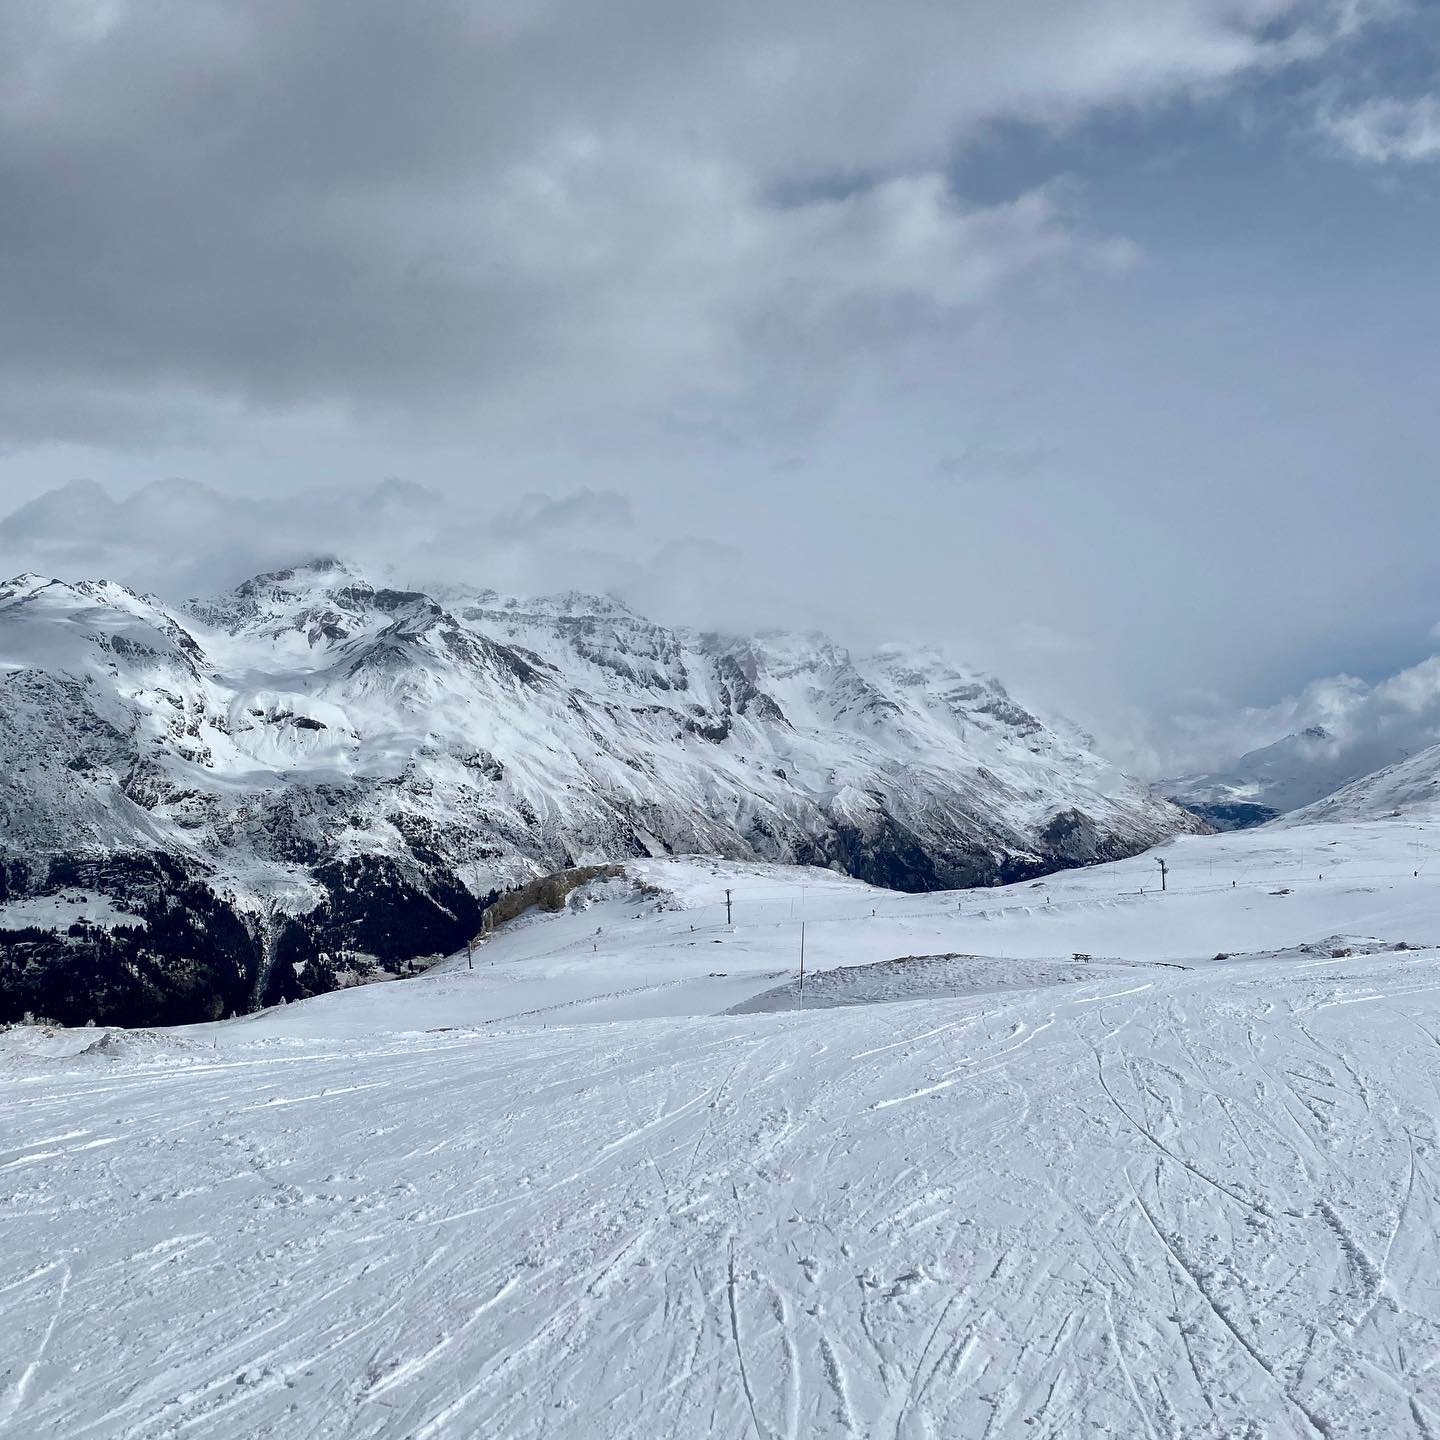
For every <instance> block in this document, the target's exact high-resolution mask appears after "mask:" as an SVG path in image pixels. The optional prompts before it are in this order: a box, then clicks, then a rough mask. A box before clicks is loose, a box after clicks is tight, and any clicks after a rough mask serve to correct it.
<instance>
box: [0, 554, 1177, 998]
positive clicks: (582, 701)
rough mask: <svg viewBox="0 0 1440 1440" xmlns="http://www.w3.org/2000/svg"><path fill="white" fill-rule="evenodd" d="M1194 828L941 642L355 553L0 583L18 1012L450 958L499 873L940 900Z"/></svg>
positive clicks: (6, 926)
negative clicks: (722, 879) (169, 588)
mask: <svg viewBox="0 0 1440 1440" xmlns="http://www.w3.org/2000/svg"><path fill="white" fill-rule="evenodd" d="M1196 824H1197V822H1195V821H1194V820H1193V819H1192V818H1191V817H1189V816H1187V815H1185V814H1184V813H1183V812H1182V811H1180V810H1178V809H1177V808H1176V807H1174V806H1172V805H1170V804H1168V803H1167V802H1165V801H1163V800H1160V799H1158V798H1156V797H1154V796H1153V795H1152V794H1151V793H1150V792H1149V791H1148V790H1146V789H1145V788H1144V787H1142V786H1139V785H1137V784H1136V783H1134V782H1132V781H1131V780H1129V779H1128V778H1127V777H1125V776H1124V775H1122V774H1120V773H1118V772H1117V771H1116V770H1114V769H1113V767H1111V766H1109V765H1108V764H1106V763H1105V762H1104V761H1102V760H1101V759H1099V758H1098V757H1097V756H1096V755H1094V754H1093V753H1092V752H1091V751H1090V749H1089V748H1088V746H1087V743H1086V742H1085V739H1084V737H1083V736H1081V735H1079V734H1078V733H1076V732H1073V731H1071V730H1069V729H1068V728H1067V727H1065V726H1063V725H1055V724H1048V725H1047V724H1046V723H1044V722H1042V721H1041V720H1040V719H1039V718H1038V717H1037V716H1035V715H1033V714H1031V713H1030V712H1029V711H1027V710H1026V709H1025V708H1024V707H1022V706H1021V705H1019V704H1017V703H1016V702H1015V701H1014V700H1013V699H1012V698H1011V697H1010V696H1009V695H1008V694H1007V693H1006V692H1005V690H1004V689H1003V688H1002V687H1001V686H1000V685H999V684H998V683H997V682H996V681H994V680H992V679H990V678H988V677H986V676H983V675H979V674H976V673H974V672H971V671H967V670H964V669H961V668H958V667H956V666H954V665H953V664H951V663H949V662H948V661H946V660H945V659H944V658H943V657H942V656H940V655H938V654H936V653H934V652H932V651H927V650H920V649H911V648H905V647H890V648H887V649H884V650H881V651H879V652H877V653H876V654H873V655H869V656H864V657H857V656H852V655H851V654H849V653H848V652H847V651H845V650H844V649H842V648H840V647H838V646H836V645H834V644H833V643H832V642H830V641H829V640H827V639H825V638H824V637H823V636H819V635H795V634H765V635H758V636H750V637H734V636H721V635H705V634H696V633H689V632H682V631H675V630H669V629H666V628H665V627H663V626H659V625H655V624H653V623H651V622H649V621H647V620H645V619H644V618H642V617H641V616H638V615H636V614H634V613H633V612H631V611H630V610H628V609H626V608H625V607H624V606H623V605H621V604H619V603H618V602H615V601H613V600H608V599H604V598H598V597H594V596H586V595H578V594H570V595H562V596H553V597H548V598H545V599H542V600H536V601H526V600H520V599H516V598H511V597H502V596H499V595H496V594H494V593H493V592H479V593H459V592H457V593H445V594H440V595H428V594H423V593H420V592H418V591H409V590H399V589H390V588H385V587H383V586H376V585H373V584H371V583H369V582H368V581H367V580H365V579H364V578H363V577H362V576H360V575H358V574H356V573H354V572H353V571H352V570H350V569H349V568H347V567H346V566H344V565H342V564H340V563H338V562H335V561H320V562H316V563H313V564H310V565H307V566H304V567H300V568H297V569H295V570H286V571H281V572H277V573H274V574H268V575H261V576H257V577H255V578H254V579H253V580H250V581H247V582H246V583H245V584H244V585H242V586H240V587H239V588H238V589H237V590H235V591H234V592H232V593H230V594H227V595H224V596H221V597H219V598H216V599H213V600H209V601H205V602H192V603H191V604H190V605H188V606H184V607H175V608H171V607H167V606H164V605H162V604H160V603H158V602H156V601H155V600H153V599H150V598H147V597H141V596H137V595H135V594H133V593H132V592H130V591H128V590H126V589H124V588H123V587H121V586H118V585H114V584H112V583H109V582H104V581H99V582H92V583H84V584H78V585H66V584H61V583H58V582H51V581H47V580H45V579H44V578H42V577H37V576H21V577H19V578H17V579H16V580H13V581H10V582H7V583H4V584H0V1018H3V1017H6V1016H13V1015H15V1014H18V1013H20V1012H22V1011H24V1010H33V1011H35V1012H36V1013H41V1014H47V1015H51V1016H53V1017H54V1018H58V1019H64V1020H70V1021H75V1020H80V1021H83V1020H85V1019H89V1018H95V1019H97V1020H106V1021H112V1022H119V1023H125V1022H126V1021H130V1022H135V1021H142V1020H156V1019H182V1018H183V1019H189V1018H199V1017H201V1016H204V1015H212V1014H219V1013H228V1012H229V1011H230V1010H234V1009H244V1008H246V1007H247V1006H251V1005H255V1004H262V1003H272V1002H275V1001H278V1000H279V999H282V998H291V997H293V996H297V995H302V994H307V993H314V992H316V991H319V990H324V989H328V988H332V987H333V986H334V985H336V984H340V983H345V982H346V980H347V979H348V978H349V977H351V976H354V975H356V974H360V973H363V972H364V971H366V970H367V969H368V968H371V967H373V966H375V965H380V966H384V967H388V968H391V969H398V968H401V967H403V966H405V965H406V964H407V963H408V962H410V961H411V960H412V959H413V958H414V957H417V956H423V955H427V954H431V953H435V952H439V951H444V950H449V949H451V948H453V947H455V946H457V945H459V944H461V943H463V941H464V940H465V938H466V937H467V936H468V935H470V934H472V933H473V932H474V930H475V929H476V928H477V925H478V919H479V914H480V912H481V909H482V907H483V904H484V902H485V899H486V897H487V896H489V895H490V894H491V893H492V892H494V891H496V890H503V889H504V888H505V887H507V886H510V885H515V884H520V883H524V882H526V881H528V880H531V879H533V878H534V877H536V876H537V875H541V874H545V873H548V872H550V871H554V870H558V869H561V868H564V867H568V866H573V865H580V864H588V863H596V862H602V861H608V860H615V859H623V858H625V857H627V856H636V855H649V854H664V853H682V852H702V853H710V854H719V855H726V856H731V857H736V858H759V859H766V860H779V861H791V862H796V863H804V864H819V865H831V866H834V867H836V868H838V869H842V870H844V871H846V872H848V873H850V874H853V875H856V876H859V877H861V878H863V879H866V880H869V881H872V882H875V883H879V884H885V885H891V886H896V887H899V888H902V889H913V890H923V889H936V888H945V887H951V886H961V885H977V884H990V883H995V882H997V881H1004V880H1009V879H1015V878H1021V877H1024V876H1027V875H1031V874H1036V873H1039V872H1042V871H1045V870H1049V869H1055V868H1059V867H1063V866H1068V865H1077V864H1088V863H1092V862H1094V861H1097V860H1105V859H1111V858H1115V857H1116V856H1119V855H1124V854H1128V853H1132V852H1134V851H1135V850H1138V849H1141V848H1143V847H1145V846H1148V845H1150V844H1153V843H1154V842H1156V841H1157V840H1159V839H1162V838H1164V837H1165V836H1167V835H1169V834H1173V833H1175V832H1176V831H1178V830H1183V829H1187V828H1195V826H1196Z"/></svg>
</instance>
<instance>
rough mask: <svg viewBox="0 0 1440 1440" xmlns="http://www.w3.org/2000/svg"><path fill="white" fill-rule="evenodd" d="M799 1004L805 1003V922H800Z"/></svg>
mask: <svg viewBox="0 0 1440 1440" xmlns="http://www.w3.org/2000/svg"><path fill="white" fill-rule="evenodd" d="M800 1003H801V1004H802V1005H803V1004H804V1003H805V922H804V921H803V920H802V921H801V922H800Z"/></svg>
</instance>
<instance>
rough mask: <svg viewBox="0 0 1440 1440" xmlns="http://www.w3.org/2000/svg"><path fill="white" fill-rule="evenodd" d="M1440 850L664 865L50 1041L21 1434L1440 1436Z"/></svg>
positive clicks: (19, 1342)
mask: <svg viewBox="0 0 1440 1440" xmlns="http://www.w3.org/2000/svg"><path fill="white" fill-rule="evenodd" d="M1437 848H1440V831H1436V830H1435V829H1433V828H1427V827H1425V826H1423V825H1421V824H1415V823H1404V822H1398V821H1397V822H1376V823H1370V824H1329V825H1327V824H1315V825H1309V826H1303V827H1299V826H1297V827H1293V828H1288V829H1266V830H1261V831H1246V832H1239V833H1235V834H1230V835H1225V836H1218V837H1205V838H1200V837H1186V838H1182V839H1179V840H1177V841H1175V842H1172V843H1171V844H1170V845H1168V846H1166V847H1165V848H1164V850H1163V851H1162V852H1160V853H1162V854H1163V855H1164V857H1165V858H1166V859H1167V861H1168V862H1169V863H1170V866H1171V872H1170V879H1169V888H1168V890H1167V891H1166V893H1164V894H1160V893H1157V890H1156V885H1157V883H1158V879H1159V870H1158V866H1157V865H1156V864H1155V857H1154V856H1153V855H1150V856H1142V857H1137V858H1136V859H1134V860H1131V861H1126V862H1121V863H1119V864H1116V865H1110V866H1105V867H1099V868H1096V869H1093V870H1089V871H1083V872H1071V873H1068V874H1065V875H1062V876H1058V877H1055V878H1053V879H1051V880H1048V881H1046V882H1044V883H1043V884H1039V885H1025V886H1015V887H1011V888H1009V889H1007V890H1002V891H970V892H960V893H955V894H949V895H932V896H913V895H897V894H891V893H889V892H885V891H877V890H874V889H871V888H870V887H866V886H863V885H859V884H857V883H856V882H853V881H847V880H843V879H839V878H837V877H835V876H833V875H829V874H827V873H826V872H816V871H793V870H786V869H784V868H782V867H776V866H764V865H740V864H732V863H721V862H709V861H694V860H692V861H682V862H673V863H667V862H646V863H643V864H640V865H637V866H634V867H632V873H633V874H634V875H635V876H636V878H638V879H639V880H641V881H642V882H643V883H644V886H645V888H644V889H642V890H637V889H635V888H633V887H627V886H626V885H624V884H616V883H615V882H609V883H607V884H606V885H604V886H603V887H597V888H596V889H595V890H593V891H592V892H590V893H582V894H581V895H579V896H578V897H577V898H576V899H575V902H574V908H573V909H571V910H567V911H566V912H565V913H563V914H560V915H557V916H551V917H545V916H531V917H528V918H527V919H525V920H523V921H521V922H519V923H517V924H515V925H513V926H510V927H506V928H505V929H504V930H502V931H501V932H500V933H499V934H498V935H496V936H495V937H494V939H492V940H491V941H490V942H489V943H488V944H487V945H486V946H484V947H482V949H481V950H480V951H478V952H477V953H476V955H475V957H474V967H475V968H474V969H473V970H472V969H470V968H469V965H468V963H467V959H466V957H465V956H464V955H460V956H455V957H451V958H450V959H449V960H447V961H445V962H443V963H442V964H441V965H439V966H437V967H435V968H434V969H433V970H432V971H430V972H429V973H428V974H426V975H424V976H422V977H420V978H417V979H415V980H408V981H402V982H394V983H390V984H385V985H374V986H367V987H363V988H361V989H358V990H352V991H346V992H342V993H339V994H335V995H328V996H324V997H320V998H319V999H317V1000H314V1001H308V1002H305V1003H302V1004H296V1005H291V1006H288V1007H282V1008H281V1009H279V1010H277V1011H272V1012H269V1013H267V1014H265V1015H262V1016H258V1017H251V1018H249V1019H247V1020H244V1021H238V1022H234V1023H230V1024H225V1025H219V1026H210V1027H192V1028H191V1029H189V1030H187V1031H184V1032H150V1033H146V1034H140V1033H128V1034H127V1033H125V1032H118V1031H117V1032H107V1031H103V1030H102V1031H93V1030H92V1031H70V1032H60V1033H57V1034H53V1035H50V1034H46V1033H45V1032H41V1031H36V1030H33V1029H31V1030H15V1031H11V1032H9V1033H8V1034H7V1035H3V1036H0V1077H3V1079H0V1083H3V1084H4V1087H5V1089H4V1093H5V1095H6V1103H5V1105H4V1106H3V1109H0V1215H3V1217H4V1233H5V1236H6V1240H7V1244H6V1245H5V1247H4V1248H3V1250H0V1434H5V1435H7V1436H8V1435H16V1436H25V1437H31V1436H65V1437H67V1440H68V1437H130V1440H140V1437H145V1440H150V1437H162V1436H163V1437H171V1436H193V1435H203V1436H205V1437H207V1440H209V1437H255V1436H286V1437H289V1436H305V1437H312V1436H313V1437H341V1436H344V1437H377V1440H378V1437H416V1440H437V1437H471V1436H487V1437H492V1436H504V1437H539V1436H542V1435H543V1436H553V1437H577V1440H579V1437H586V1440H591V1437H634V1440H642V1437H643V1440H651V1437H656V1436H675V1437H682V1440H683V1437H700V1436H737V1437H739V1436H754V1437H757V1440H778V1437H785V1440H791V1437H802V1436H807V1437H808V1436H884V1437H886V1440H890V1437H899V1440H907V1437H922V1436H927V1437H928V1436H937V1437H938V1436H944V1437H947V1440H948V1437H981V1436H987V1435H988V1436H992V1437H995V1436H1001V1437H1003V1436H1012V1435H1025V1436H1036V1437H1041V1436H1052V1437H1054V1436H1063V1437H1069V1436H1074V1435H1090V1434H1105V1435H1112V1436H1127V1437H1128V1436H1152V1437H1159V1436H1174V1435H1183V1436H1216V1437H1218V1436H1246V1437H1250V1436H1254V1437H1260V1436H1265V1437H1287V1436H1305V1437H1342V1436H1343V1437H1356V1436H1374V1437H1394V1436H1405V1435H1416V1436H1429V1435H1436V1434H1440V1254H1437V1246H1440V1231H1437V1222H1440V1210H1437V1198H1436V1197H1437V1194H1440V1149H1437V1144H1440V1141H1437V1134H1436V1119H1437V1113H1440V949H1437V948H1435V947H1437V946H1440V866H1437V865H1436V864H1435V863H1434V862H1433V861H1432V855H1433V854H1434V853H1435V851H1436V849H1437ZM1416 869H1418V870H1419V871H1420V875H1419V876H1418V877H1417V876H1416V875H1415V874H1414V873H1413V872H1414V871H1415V870H1416ZM1322 875H1323V877H1324V878H1323V879H1322V878H1320V877H1321V876H1322ZM1142 886H1143V887H1144V892H1145V893H1144V894H1141V893H1140V892H1141V888H1142ZM727 887H728V888H729V889H730V890H731V891H732V901H733V909H734V915H733V921H732V923H731V924H729V925H727V924H726V922H725V916H724V905H723V902H724V894H723V892H724V890H725V889H726V888H727ZM872 910H873V911H874V912H875V913H874V914H873V915H872V914H871V913H870V912H871V911H872ZM802 919H803V921H804V924H805V936H806V960H807V972H808V975H807V990H809V992H810V994H809V999H807V1001H806V1002H804V1004H803V1005H802V1002H801V1000H800V996H799V993H798V986H797V987H796V990H795V997H794V1004H793V1006H784V1005H782V1006H781V1008H778V1009H776V1008H774V1005H775V1003H776V997H775V992H777V991H780V992H781V993H782V996H783V994H784V992H785V990H786V987H788V986H789V985H790V984H791V983H792V981H793V980H794V979H795V971H796V967H797V961H798V942H799V930H800V923H801V920H802ZM692 925H693V926H695V929H694V931H692V930H691V929H690V927H691V926H692ZM597 928H598V930H599V934H596V931H597ZM1401 942H1405V943H1409V944H1412V945H1415V946H1418V947H1421V948H1416V949H1400V948H1396V947H1397V946H1398V945H1399V944H1400V943H1401ZM1346 951H1349V952H1351V953H1349V954H1346V953H1344V952H1346ZM1077 953H1080V954H1085V955H1089V956H1091V957H1092V958H1091V959H1089V960H1081V959H1077V958H1076V955H1077ZM912 956H913V957H919V958H917V959H916V960H914V961H913V962H902V961H901V957H912ZM937 957H938V958H937ZM1005 986H1011V987H1012V988H1004V987H1005ZM966 987H969V989H968V990H967V988H966ZM767 992H768V999H767V1000H766V1001H765V1002H764V1004H765V1005H766V1007H767V1008H765V1009H764V1010H763V1011H762V1012H761V1013H753V1014H743V1015H721V1014H716V1013H714V1012H716V1011H719V1010H723V1009H729V1008H731V1007H732V1006H735V1005H745V1004H747V1003H751V1002H754V1001H755V999H756V997H757V996H762V995H767ZM827 992H828V993H827ZM842 992H844V995H843V997H842V998H846V999H848V1000H849V1001H850V1002H851V1003H843V1004H837V1003H834V1002H835V999H836V997H837V996H842ZM917 996H919V997H920V998H916V997H917ZM865 1000H868V1001H886V1002H887V1003H854V1002H857V1001H865ZM576 1022H583V1023H576Z"/></svg>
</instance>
